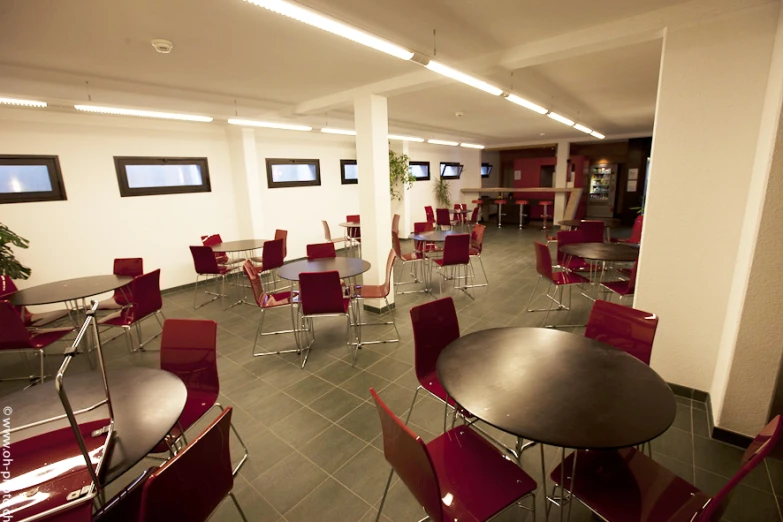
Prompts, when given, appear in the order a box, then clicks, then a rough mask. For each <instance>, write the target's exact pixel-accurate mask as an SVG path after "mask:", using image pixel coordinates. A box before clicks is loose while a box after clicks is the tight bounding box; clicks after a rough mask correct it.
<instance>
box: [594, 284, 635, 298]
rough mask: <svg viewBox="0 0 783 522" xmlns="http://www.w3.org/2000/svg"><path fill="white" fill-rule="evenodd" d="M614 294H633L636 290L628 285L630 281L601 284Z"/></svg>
mask: <svg viewBox="0 0 783 522" xmlns="http://www.w3.org/2000/svg"><path fill="white" fill-rule="evenodd" d="M601 284H602V285H604V286H605V287H606V288H608V289H609V290H611V291H612V292H614V293H616V294H620V295H630V294H633V291H634V289H633V288H631V285H629V284H628V281H605V282H603V283H601Z"/></svg>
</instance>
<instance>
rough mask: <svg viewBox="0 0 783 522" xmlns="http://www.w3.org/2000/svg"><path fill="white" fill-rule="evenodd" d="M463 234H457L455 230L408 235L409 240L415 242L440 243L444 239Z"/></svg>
mask: <svg viewBox="0 0 783 522" xmlns="http://www.w3.org/2000/svg"><path fill="white" fill-rule="evenodd" d="M464 233H465V232H459V231H457V230H430V231H429V232H419V233H416V232H413V233H411V235H410V238H411V239H415V240H416V241H432V242H433V243H440V242H442V241H446V238H447V237H449V236H453V235H454V234H464Z"/></svg>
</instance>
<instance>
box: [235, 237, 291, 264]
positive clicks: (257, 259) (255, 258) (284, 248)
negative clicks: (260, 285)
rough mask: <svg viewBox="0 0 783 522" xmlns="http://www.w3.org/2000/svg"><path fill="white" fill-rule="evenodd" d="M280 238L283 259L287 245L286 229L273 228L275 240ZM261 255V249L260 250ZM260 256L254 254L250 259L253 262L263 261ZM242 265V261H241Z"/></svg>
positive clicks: (286, 252) (286, 251) (286, 253)
mask: <svg viewBox="0 0 783 522" xmlns="http://www.w3.org/2000/svg"><path fill="white" fill-rule="evenodd" d="M278 239H282V240H283V260H285V258H286V256H287V255H288V247H287V245H286V243H288V231H287V230H280V229H277V230H275V240H278ZM261 254H262V256H263V251H262V252H261ZM262 256H256V257H251V258H250V260H251V261H253V262H254V263H263V262H264V259H263V257H262ZM243 265H244V263H243Z"/></svg>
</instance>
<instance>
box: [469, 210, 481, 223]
mask: <svg viewBox="0 0 783 522" xmlns="http://www.w3.org/2000/svg"><path fill="white" fill-rule="evenodd" d="M478 211H479V208H478V207H474V208H473V213H472V214H471V215H470V221H471V222H472V223H478Z"/></svg>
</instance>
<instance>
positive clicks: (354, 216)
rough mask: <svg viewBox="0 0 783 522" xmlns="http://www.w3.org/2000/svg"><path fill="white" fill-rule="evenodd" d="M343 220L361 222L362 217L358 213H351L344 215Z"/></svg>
mask: <svg viewBox="0 0 783 522" xmlns="http://www.w3.org/2000/svg"><path fill="white" fill-rule="evenodd" d="M345 220H346V221H348V222H349V223H361V222H362V221H361V220H362V217H361V216H360V215H359V214H351V215H349V216H345Z"/></svg>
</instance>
